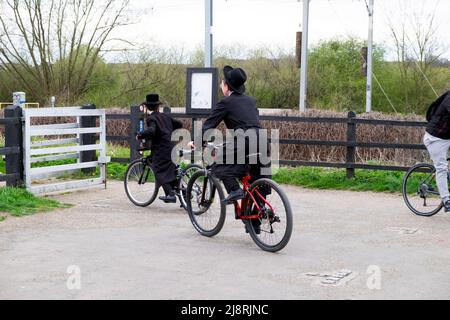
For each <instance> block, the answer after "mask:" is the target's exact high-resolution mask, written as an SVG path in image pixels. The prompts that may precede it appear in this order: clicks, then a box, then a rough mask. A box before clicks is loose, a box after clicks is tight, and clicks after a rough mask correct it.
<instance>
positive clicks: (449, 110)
mask: <svg viewBox="0 0 450 320" xmlns="http://www.w3.org/2000/svg"><path fill="white" fill-rule="evenodd" d="M426 131H427V132H428V133H429V134H431V135H432V136H434V137H438V138H441V139H450V91H448V92H447V94H446V96H445V97H444V99H443V101H442V102H441V104H440V105H439V106H438V107H437V110H436V112H435V113H434V114H433V115H432V117H431V119H430V121H429V122H428V125H427V128H426Z"/></svg>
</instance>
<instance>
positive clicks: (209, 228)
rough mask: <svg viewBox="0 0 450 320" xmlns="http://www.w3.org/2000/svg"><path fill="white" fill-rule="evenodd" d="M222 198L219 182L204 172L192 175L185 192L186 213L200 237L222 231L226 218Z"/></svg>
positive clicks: (210, 235)
mask: <svg viewBox="0 0 450 320" xmlns="http://www.w3.org/2000/svg"><path fill="white" fill-rule="evenodd" d="M223 198H224V193H223V189H222V186H221V185H220V182H219V181H218V180H217V179H216V178H214V177H212V176H211V175H208V176H207V175H206V170H199V171H197V172H195V173H194V174H193V175H192V177H191V179H190V180H189V183H188V186H187V190H186V200H187V201H186V204H187V211H188V214H189V218H190V220H191V222H192V224H193V226H194V228H195V230H197V231H198V232H199V233H200V234H201V235H203V236H206V237H213V236H215V235H216V234H218V233H219V232H220V230H222V227H223V224H224V222H225V216H226V206H225V205H224V204H222V201H221V199H223Z"/></svg>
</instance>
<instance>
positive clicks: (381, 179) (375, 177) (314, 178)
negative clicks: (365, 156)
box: [273, 167, 404, 193]
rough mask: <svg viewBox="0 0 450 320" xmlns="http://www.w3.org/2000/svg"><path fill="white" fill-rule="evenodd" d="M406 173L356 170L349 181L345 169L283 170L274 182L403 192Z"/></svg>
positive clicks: (307, 186) (329, 187) (304, 168)
mask: <svg viewBox="0 0 450 320" xmlns="http://www.w3.org/2000/svg"><path fill="white" fill-rule="evenodd" d="M403 176H404V172H397V171H374V170H356V174H355V178H354V179H351V180H350V179H347V177H346V171H345V170H343V169H324V168H309V167H299V168H281V169H280V170H279V171H278V172H277V173H276V174H275V175H274V176H273V178H274V180H275V181H276V182H278V183H281V184H289V185H294V186H301V187H306V188H313V189H334V190H350V191H374V192H391V193H395V192H401V187H402V182H403Z"/></svg>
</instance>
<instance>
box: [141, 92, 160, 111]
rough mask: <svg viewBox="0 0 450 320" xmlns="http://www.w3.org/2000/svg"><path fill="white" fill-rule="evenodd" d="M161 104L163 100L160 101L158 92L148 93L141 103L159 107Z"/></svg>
mask: <svg viewBox="0 0 450 320" xmlns="http://www.w3.org/2000/svg"><path fill="white" fill-rule="evenodd" d="M160 104H161V101H159V95H158V94H156V93H150V94H148V95H147V97H146V99H145V101H144V102H142V103H141V105H144V106H147V107H149V108H151V107H157V106H159V105H160Z"/></svg>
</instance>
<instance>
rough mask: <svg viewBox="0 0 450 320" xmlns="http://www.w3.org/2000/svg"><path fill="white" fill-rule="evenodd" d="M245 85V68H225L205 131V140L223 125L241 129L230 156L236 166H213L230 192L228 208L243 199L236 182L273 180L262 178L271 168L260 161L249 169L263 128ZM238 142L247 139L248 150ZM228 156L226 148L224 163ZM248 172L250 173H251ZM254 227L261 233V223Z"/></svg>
mask: <svg viewBox="0 0 450 320" xmlns="http://www.w3.org/2000/svg"><path fill="white" fill-rule="evenodd" d="M246 81H247V75H246V73H245V71H244V70H243V69H242V68H232V67H231V66H225V67H224V69H223V80H222V81H221V84H220V87H221V89H222V93H223V95H224V98H223V99H222V100H220V101H219V102H218V103H217V105H216V106H215V108H213V110H212V113H211V115H210V116H209V117H208V119H206V121H205V122H204V124H203V127H202V136H203V134H204V133H205V131H207V130H209V129H214V128H216V127H217V126H218V125H219V124H220V123H221V122H222V121H223V122H224V123H225V125H226V127H227V129H233V130H238V129H241V134H235V136H234V144H232V146H233V148H234V149H232V150H231V152H233V153H234V163H233V164H229V163H225V161H223V163H215V164H214V165H213V166H212V171H213V173H214V175H215V176H216V177H217V178H219V179H220V180H222V182H223V184H224V186H225V189H226V190H227V192H228V196H227V197H226V198H225V199H224V200H223V203H224V204H226V205H229V204H233V203H234V201H238V200H241V199H243V198H244V191H243V190H242V189H241V187H240V186H239V183H238V181H237V179H239V178H242V177H243V176H245V175H246V174H250V176H251V180H250V182H251V181H255V180H257V179H259V178H262V177H270V175H262V174H261V169H262V168H263V167H265V168H268V167H269V166H270V164H264V165H262V164H261V162H260V160H259V157H258V160H257V161H256V162H257V163H256V164H254V163H253V164H252V165H250V166H249V161H250V159H249V157H251V155H250V152H249V151H250V147H249V144H250V143H252V144H256V145H257V146H258V147H259V138H260V135H259V130H260V129H261V128H262V127H261V124H260V121H259V112H258V108H257V106H256V100H255V99H254V98H253V97H250V96H247V95H245V94H244V93H245V85H244V84H245V82H246ZM249 130H254V131H255V132H254V133H255V134H254V135H249V134H248V133H249V132H248V131H249ZM235 132H236V131H235ZM242 133H244V134H242ZM245 133H247V135H246V134H245ZM249 136H254V137H256V138H257V141H249V138H248V137H249ZM239 139H245V150H243V149H242V144H239V143H238V140H239ZM228 152H230V148H228V147H227V146H224V148H223V155H222V157H223V158H222V159H225V155H226V154H227V153H228ZM238 155H239V157H244V158H245V163H244V164H243V163H241V162H239V161H237V157H238ZM249 168H250V172H248V170H249ZM252 224H253V226H254V228H255V231H256V232H257V233H259V232H260V224H261V223H260V221H259V219H254V220H252ZM247 232H248V230H247Z"/></svg>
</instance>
